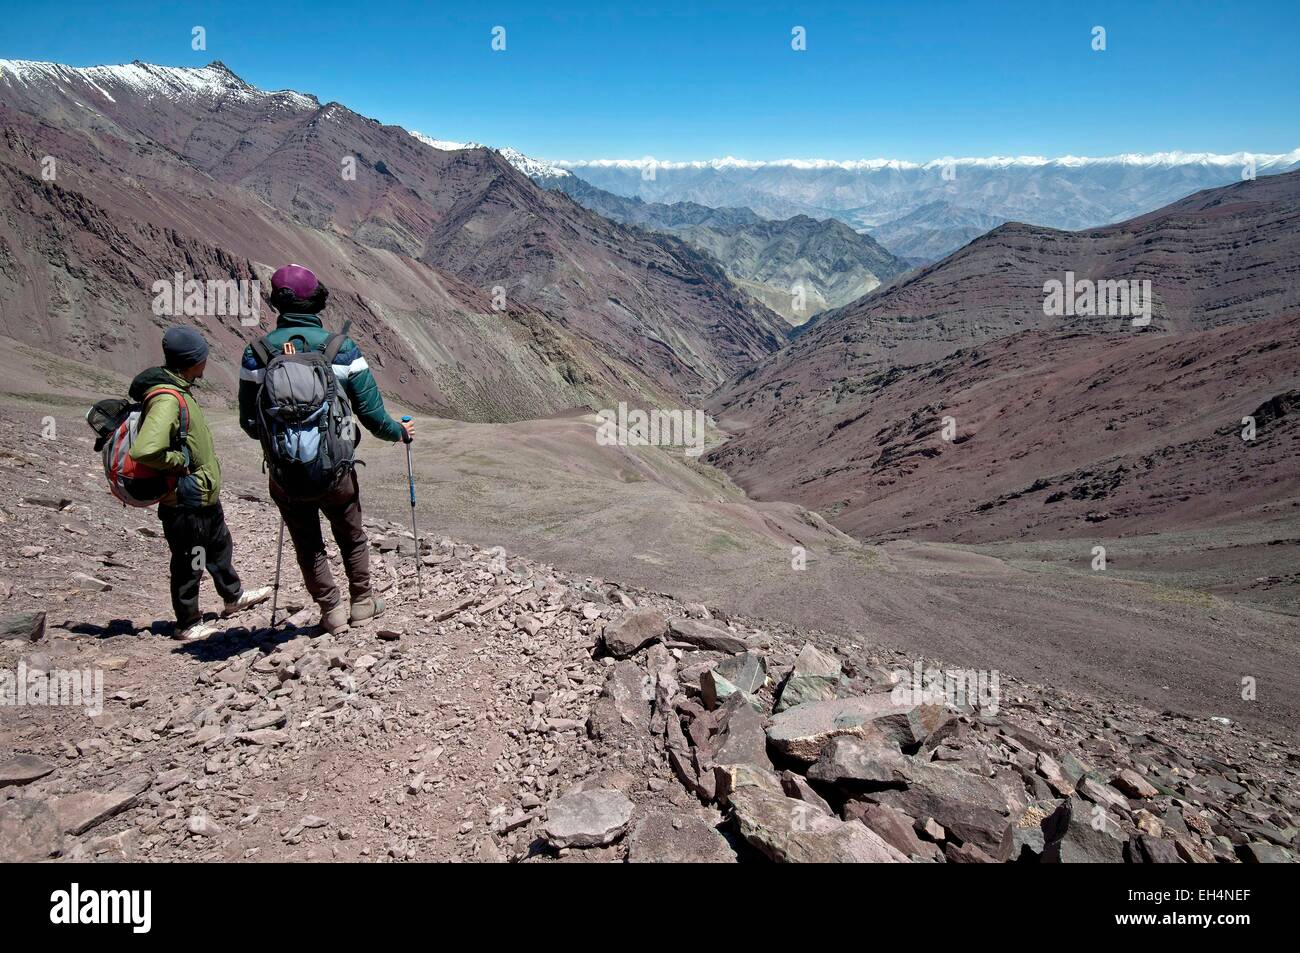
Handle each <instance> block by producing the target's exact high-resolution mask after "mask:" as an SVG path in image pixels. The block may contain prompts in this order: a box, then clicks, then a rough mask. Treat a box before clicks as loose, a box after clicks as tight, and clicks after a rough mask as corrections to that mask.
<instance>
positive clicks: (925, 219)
mask: <svg viewBox="0 0 1300 953" xmlns="http://www.w3.org/2000/svg"><path fill="white" fill-rule="evenodd" d="M1005 221H1006V220H1005V219H1003V218H1001V217H999V216H997V215H988V214H985V213H984V212H976V211H975V210H973V209H968V208H961V207H960V206H957V205H953V204H952V203H951V202H945V201H934V202H928V203H926V204H925V205H922V206H921V207H920V208H918V209H916V210H915V211H912V212H908V213H907V214H906V215H904V216H902V217H901V218H896V219H894V220H893V221H889V222H886V223H885V224H883V225H876V226H874V227H872V228H868V229H867V234H869V235H870V236H871V237H872V238H874V239H876V241H878V242H880V243H881V244H882V245H884V246H885V247H886V248H888V249H889V250H890V251H891V252H893V253H894V254H895V255H897V256H899V257H900V258H903V259H905V260H907V261H908V262H909V263H911V264H914V265H925V264H929V263H930V262H934V261H938V260H939V259H940V258H944V257H946V256H947V255H950V254H952V253H953V252H954V251H956V250H957V249H958V248H960V247H961V246H962V245H965V244H966V243H967V242H969V241H971V240H972V239H975V238H978V237H979V236H981V235H983V234H984V233H985V232H987V231H991V230H992V229H994V228H997V227H998V226H999V225H1001V224H1002V223H1003V222H1005Z"/></svg>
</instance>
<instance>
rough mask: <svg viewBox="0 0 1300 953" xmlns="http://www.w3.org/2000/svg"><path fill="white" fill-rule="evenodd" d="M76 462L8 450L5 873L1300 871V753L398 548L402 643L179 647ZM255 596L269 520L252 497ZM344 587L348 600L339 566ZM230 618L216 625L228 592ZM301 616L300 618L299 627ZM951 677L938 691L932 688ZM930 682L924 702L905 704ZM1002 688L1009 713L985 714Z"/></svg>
mask: <svg viewBox="0 0 1300 953" xmlns="http://www.w3.org/2000/svg"><path fill="white" fill-rule="evenodd" d="M100 480H101V475H100V473H99V470H98V465H97V461H96V460H95V459H94V457H93V456H92V455H90V454H89V453H88V452H87V447H85V446H82V445H81V443H80V442H78V441H75V440H65V441H50V442H41V441H30V440H29V441H26V442H24V441H22V440H21V439H20V438H19V437H17V436H14V435H12V434H11V435H6V436H4V437H3V438H0V491H2V492H0V499H3V500H4V502H3V503H2V504H0V539H3V543H4V546H3V548H2V549H0V580H2V581H0V593H2V594H3V597H4V603H5V604H4V610H3V617H2V621H0V624H2V626H3V641H0V672H5V671H7V672H11V673H12V672H16V671H17V670H18V669H19V666H20V665H21V666H22V667H23V668H24V669H25V670H26V671H28V672H31V671H55V672H68V671H71V670H79V671H80V670H91V671H99V672H102V673H103V694H104V705H103V710H102V711H101V712H98V713H94V714H88V713H87V711H86V710H85V708H84V707H81V708H79V707H72V706H48V705H24V706H14V707H10V706H5V707H0V799H3V800H0V859H3V860H40V859H45V858H51V857H53V858H63V859H105V860H112V859H129V860H151V861H166V860H187V859H203V860H208V859H211V860H241V859H242V860H289V859H297V860H302V859H318V860H375V861H391V860H471V861H521V862H543V861H552V860H565V861H632V862H637V861H681V860H693V861H715V862H750V861H762V860H764V859H771V860H781V861H816V860H843V861H906V860H919V861H941V862H949V861H956V862H972V861H973V862H989V861H1008V860H1018V861H1035V860H1044V861H1089V860H1102V861H1120V860H1127V861H1139V862H1145V861H1154V862H1162V861H1169V862H1180V861H1181V862H1233V861H1260V862H1266V861H1290V860H1294V859H1296V856H1297V850H1298V848H1300V835H1298V833H1297V824H1296V817H1297V815H1298V814H1300V794H1298V793H1297V791H1298V786H1297V777H1298V776H1300V752H1298V751H1297V750H1296V748H1295V747H1294V746H1293V745H1291V744H1289V743H1285V742H1282V741H1279V740H1276V739H1274V738H1271V737H1269V736H1267V735H1266V734H1263V733H1260V732H1257V731H1253V730H1252V731H1247V730H1246V729H1244V728H1242V727H1240V726H1238V725H1235V724H1231V723H1228V724H1224V723H1221V722H1216V721H1211V720H1202V719H1189V718H1186V717H1182V716H1179V715H1176V714H1173V713H1170V712H1166V713H1163V714H1162V713H1157V712H1154V711H1150V710H1145V709H1142V708H1138V707H1135V706H1125V705H1123V704H1119V703H1111V702H1101V701H1099V700H1097V699H1094V698H1091V697H1088V696H1084V695H1076V694H1072V693H1068V692H1063V691H1059V690H1056V689H1054V688H1049V687H1046V686H1042V685H1034V684H1026V683H1022V682H1019V681H1016V680H1014V679H1012V678H1010V677H1009V676H1006V675H1002V676H1001V677H1000V679H999V681H998V683H997V685H996V688H997V691H996V692H992V691H990V692H986V693H983V694H980V693H976V692H971V693H970V695H969V696H968V697H964V698H963V697H951V696H945V697H941V696H938V695H926V696H924V697H907V696H906V694H905V693H900V691H899V690H898V689H899V688H900V683H899V673H900V671H906V672H908V673H909V677H910V671H911V667H912V664H913V661H914V660H913V659H912V658H910V657H908V656H907V655H905V654H903V653H901V652H899V651H897V650H885V649H882V648H879V647H877V646H873V645H866V644H858V643H853V642H848V641H845V640H843V639H842V638H841V639H832V638H829V637H828V636H826V635H825V634H823V633H820V632H817V631H797V630H794V629H792V628H791V627H789V626H787V625H785V624H766V623H764V622H762V621H759V620H754V619H748V618H727V617H726V616H725V614H724V613H722V612H721V611H720V610H717V609H713V608H709V607H706V606H704V605H700V604H689V603H684V602H678V601H676V600H674V599H673V598H671V597H668V596H665V595H662V594H658V593H653V592H647V591H643V590H640V589H636V588H629V587H624V586H621V585H619V584H618V583H616V582H612V581H609V580H602V579H594V578H577V577H573V576H570V575H568V574H566V573H565V572H563V571H561V570H558V569H555V568H553V567H551V566H547V565H544V564H541V563H538V562H534V561H530V560H525V559H521V558H517V557H514V556H511V555H508V554H505V553H504V552H502V551H500V550H483V549H479V548H476V547H473V546H469V545H465V544H461V543H457V542H454V541H452V540H447V539H440V540H435V539H425V540H423V541H422V543H421V546H420V550H419V552H420V562H421V574H422V585H423V595H420V593H419V592H418V591H417V584H416V578H415V555H416V543H415V541H414V539H413V537H412V536H411V535H410V534H409V532H408V531H407V530H406V529H405V528H404V527H403V525H401V524H398V523H390V522H386V521H385V522H372V523H371V525H370V531H371V534H372V543H373V545H374V559H375V570H376V572H375V576H376V579H377V580H378V581H379V582H378V584H379V586H380V587H381V588H382V589H383V590H384V594H385V597H386V598H387V600H388V602H389V606H390V608H389V611H388V612H387V613H386V614H385V615H384V616H383V617H381V618H380V619H379V620H377V621H375V622H373V623H369V624H366V625H364V626H360V627H356V628H353V629H350V630H348V631H346V632H343V633H340V634H337V635H335V636H329V635H323V634H321V633H320V632H319V630H318V629H317V628H316V627H315V625H314V623H315V620H316V611H315V609H314V607H309V608H305V609H300V608H297V607H301V606H303V604H304V598H303V594H302V590H301V587H300V584H299V583H298V582H297V573H296V567H294V566H293V564H292V561H291V559H290V560H289V561H287V562H286V566H285V579H286V582H287V583H288V585H287V586H286V590H285V592H284V593H283V594H282V599H283V602H287V603H289V605H290V612H291V614H290V615H289V617H288V619H287V621H285V622H284V623H283V624H282V625H280V626H279V627H277V628H275V629H272V628H271V627H270V625H269V623H270V621H271V620H270V613H269V607H266V606H264V607H262V609H261V610H260V612H259V611H257V610H255V611H254V612H252V613H249V614H246V615H243V616H238V617H235V618H233V619H231V620H228V622H225V623H219V624H220V625H221V626H222V629H223V631H221V633H220V634H218V635H216V636H214V637H212V638H210V639H208V640H205V641H202V642H198V643H191V644H182V643H179V642H176V641H173V640H172V639H171V638H170V635H171V624H170V622H168V621H166V620H167V619H168V616H169V611H168V604H167V594H166V587H165V585H164V583H163V580H162V576H161V572H162V567H163V566H164V565H165V563H164V545H163V542H162V540H161V539H160V538H159V535H158V529H157V523H156V520H155V518H154V516H153V514H152V513H151V512H148V511H131V510H125V509H124V508H122V507H121V506H120V505H118V504H116V503H115V502H113V501H112V499H111V498H110V497H109V496H108V494H107V493H106V492H105V491H104V490H103V489H102V487H101V486H100ZM225 505H226V509H227V514H228V519H229V522H230V524H231V527H232V530H233V532H234V535H235V538H236V540H237V555H236V564H237V566H238V568H239V569H240V571H241V572H242V573H243V574H244V576H245V578H246V580H247V581H248V582H250V583H251V582H257V583H262V582H265V581H269V578H270V575H271V573H272V572H273V567H274V555H275V528H276V521H275V514H274V511H273V508H272V507H271V506H270V504H269V503H268V502H267V501H266V499H265V493H264V491H262V490H260V489H259V488H258V487H256V485H255V484H254V483H253V482H248V483H246V484H245V483H242V482H240V481H239V480H235V481H233V482H231V483H229V484H228V486H227V489H226V492H225ZM336 573H338V575H339V578H341V572H340V571H339V567H338V566H337V564H336ZM205 598H206V599H207V600H209V603H205V604H210V605H212V606H213V607H214V608H215V607H216V603H215V596H213V595H212V593H211V589H210V588H208V589H205ZM283 602H282V604H283ZM931 664H933V663H931V662H927V663H926V665H927V666H929V665H931ZM908 684H909V683H908V682H906V681H904V682H903V683H901V687H907V685H908ZM984 687H986V688H991V687H993V686H988V685H986V686H984Z"/></svg>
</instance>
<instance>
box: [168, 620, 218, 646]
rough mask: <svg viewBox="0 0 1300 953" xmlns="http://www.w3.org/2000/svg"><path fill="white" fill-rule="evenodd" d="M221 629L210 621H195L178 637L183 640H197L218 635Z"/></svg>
mask: <svg viewBox="0 0 1300 953" xmlns="http://www.w3.org/2000/svg"><path fill="white" fill-rule="evenodd" d="M220 631H221V630H220V629H218V628H217V627H216V626H215V625H213V624H212V623H210V622H195V623H194V624H193V625H192V626H190V627H189V628H188V629H186V630H185V631H184V632H182V633H180V634H179V635H178V636H176V638H178V639H180V640H181V641H182V642H196V641H198V640H199V639H206V638H207V637H208V636H210V635H216V634H217V633H218V632H220Z"/></svg>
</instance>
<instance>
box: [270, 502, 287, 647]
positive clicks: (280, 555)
mask: <svg viewBox="0 0 1300 953" xmlns="http://www.w3.org/2000/svg"><path fill="white" fill-rule="evenodd" d="M282 559H284V516H283V515H281V517H280V545H279V548H278V549H276V551H275V592H274V594H273V595H272V597H271V628H273V629H274V628H275V610H276V607H277V606H279V604H280V561H281V560H282Z"/></svg>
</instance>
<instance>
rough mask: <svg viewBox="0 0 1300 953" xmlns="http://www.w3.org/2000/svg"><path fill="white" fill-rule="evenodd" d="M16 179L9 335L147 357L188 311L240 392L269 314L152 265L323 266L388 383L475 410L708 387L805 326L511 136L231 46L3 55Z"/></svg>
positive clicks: (419, 398) (1, 236)
mask: <svg viewBox="0 0 1300 953" xmlns="http://www.w3.org/2000/svg"><path fill="white" fill-rule="evenodd" d="M47 160H48V161H47ZM0 178H3V180H4V183H5V189H4V195H3V198H0V333H2V334H4V335H7V336H9V337H11V338H14V339H16V340H18V341H19V342H22V343H23V344H27V345H32V346H36V347H38V348H43V349H46V350H50V351H63V350H68V349H72V350H74V351H76V352H77V353H78V354H79V355H80V356H81V357H83V358H89V357H92V356H93V357H94V359H95V360H97V361H100V362H102V364H103V366H105V367H106V368H111V369H114V370H120V371H130V370H132V369H135V368H138V367H139V366H141V365H142V364H144V363H145V362H146V361H148V360H150V359H152V358H154V357H156V355H157V353H158V351H157V347H158V345H157V339H158V337H159V335H160V330H161V328H163V327H165V326H167V325H169V324H171V323H173V322H174V321H176V320H183V321H194V322H196V323H201V324H203V325H204V327H205V330H206V331H207V332H208V333H209V335H210V337H211V338H212V339H213V341H214V343H215V344H216V345H217V346H216V348H215V349H214V360H213V366H212V368H211V370H210V372H209V376H210V378H211V385H210V386H214V387H222V388H224V389H225V392H226V393H228V394H233V383H234V377H235V373H236V368H235V361H236V358H237V356H238V354H239V353H240V350H241V349H242V346H243V343H244V341H245V340H247V339H248V337H249V336H250V335H251V334H254V333H258V332H257V331H256V330H250V329H248V328H244V327H242V326H241V325H240V324H239V321H238V319H237V318H234V317H217V318H212V317H208V318H179V319H178V318H175V317H171V316H166V315H158V314H154V313H152V310H151V303H152V301H153V297H154V296H153V293H152V291H151V288H152V286H153V284H154V282H156V281H158V280H168V281H170V279H171V278H172V276H173V274H175V273H181V274H183V275H184V276H185V277H193V278H197V279H211V280H223V279H263V280H265V279H266V278H267V277H268V276H269V273H270V271H271V270H272V269H273V268H274V267H276V266H277V265H279V264H281V263H283V262H285V261H297V262H301V263H303V264H306V265H309V266H310V267H312V268H313V269H314V270H316V271H317V273H318V274H319V275H320V276H321V278H322V280H323V281H324V282H325V283H326V284H327V285H328V286H329V288H330V289H331V298H330V307H329V309H328V312H327V321H328V322H329V323H331V324H333V325H335V326H337V325H340V324H342V322H343V321H344V320H345V319H351V320H352V321H353V322H354V324H353V334H354V335H355V336H356V337H357V338H358V339H359V340H360V342H361V343H362V346H363V348H364V349H365V350H366V352H367V354H368V356H369V357H370V360H371V364H372V365H373V366H374V367H375V370H376V373H377V375H378V377H379V379H380V382H381V384H382V386H383V387H384V388H385V389H386V390H387V391H388V392H390V393H392V394H395V395H396V396H399V397H401V398H403V399H405V400H406V401H408V402H410V403H412V404H413V405H415V406H421V407H425V408H429V409H436V410H437V411H438V412H440V413H443V414H445V415H448V416H457V417H463V418H468V419H484V420H506V419H518V418H522V417H530V416H542V415H546V414H549V413H553V412H556V411H559V410H563V409H565V408H568V407H572V406H609V405H610V403H611V401H614V400H617V399H619V398H622V397H628V398H631V399H634V400H636V401H638V402H639V403H641V404H642V405H647V404H648V405H661V406H662V405H671V406H681V405H682V403H683V402H687V401H692V402H697V401H698V400H700V399H702V398H703V396H704V395H706V394H707V393H709V392H710V391H712V390H713V389H714V388H715V387H716V386H717V385H718V384H719V383H720V382H721V381H723V380H724V379H726V378H727V377H728V376H729V375H731V374H733V373H735V372H736V371H738V370H740V369H741V368H744V367H747V366H749V365H751V364H752V363H753V362H754V361H755V360H756V359H758V358H759V357H762V356H764V355H766V354H768V353H770V352H772V351H774V350H775V349H776V348H777V347H779V346H780V344H781V343H782V342H783V341H784V340H785V335H786V333H787V330H788V325H787V324H786V323H785V322H784V321H783V320H782V319H781V318H780V317H779V316H778V315H776V314H774V313H773V312H771V311H769V310H768V309H767V308H764V307H763V306H761V305H758V304H757V303H755V302H754V300H753V299H751V298H750V297H748V296H746V295H744V294H742V293H741V292H739V291H738V290H737V289H736V288H735V286H734V285H733V284H732V283H731V282H730V281H729V280H728V279H727V278H726V276H725V275H724V274H723V272H722V271H721V269H720V268H719V267H718V266H717V264H716V263H715V262H714V261H713V260H712V259H711V258H708V257H707V256H705V255H703V254H701V253H700V252H697V251H696V250H694V249H693V248H691V247H690V246H689V245H687V244H686V243H684V242H682V241H681V240H679V239H677V238H674V237H672V236H668V235H661V234H655V233H650V232H646V231H644V230H640V229H631V228H627V227H625V226H622V225H619V224H617V223H615V222H611V221H609V220H608V219H605V218H602V217H600V216H598V215H596V214H594V213H592V212H590V211H588V210H586V209H584V208H582V207H581V206H580V205H578V204H577V203H575V202H573V201H572V200H571V199H569V198H568V197H567V196H565V195H562V194H559V193H557V192H554V191H549V190H546V189H542V188H539V187H538V186H536V185H534V184H533V182H532V181H531V180H530V179H529V178H528V177H527V176H526V175H524V174H522V173H521V172H519V171H518V170H517V169H516V168H515V167H514V165H512V164H511V162H510V161H508V160H507V158H506V157H504V156H502V155H501V154H499V153H496V152H493V151H489V150H486V149H469V150H459V151H445V150H441V149H436V148H430V147H429V146H428V145H426V144H424V143H422V142H420V141H418V140H417V139H415V138H413V137H412V136H411V135H410V134H409V133H408V132H407V131H406V130H403V129H401V128H399V127H396V126H385V125H382V124H380V123H378V122H376V121H374V120H373V119H368V118H366V117H364V116H361V115H358V114H357V113H355V112H353V111H351V110H350V109H347V108H346V107H345V106H343V105H341V104H339V103H325V104H321V103H320V102H319V101H318V100H317V99H316V98H315V97H312V96H309V95H305V94H302V93H298V92H294V91H280V92H267V91H264V90H260V89H257V88H255V87H253V86H251V85H249V84H248V83H246V82H244V81H243V80H241V79H240V78H239V77H237V76H236V75H234V74H233V73H232V72H231V71H230V70H229V69H227V68H226V67H225V66H223V65H222V64H220V63H213V64H211V65H209V66H207V67H205V68H202V69H187V68H172V67H164V66H154V65H150V64H147V63H141V62H135V63H131V64H128V65H124V66H104V67H89V68H72V67H68V66H62V65H59V64H52V63H34V62H27V61H14V60H6V61H0ZM267 311H268V312H269V308H268V309H267ZM268 320H270V315H269V314H268V313H264V314H263V315H262V325H261V326H262V327H263V328H265V327H266V326H267V321H268Z"/></svg>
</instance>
